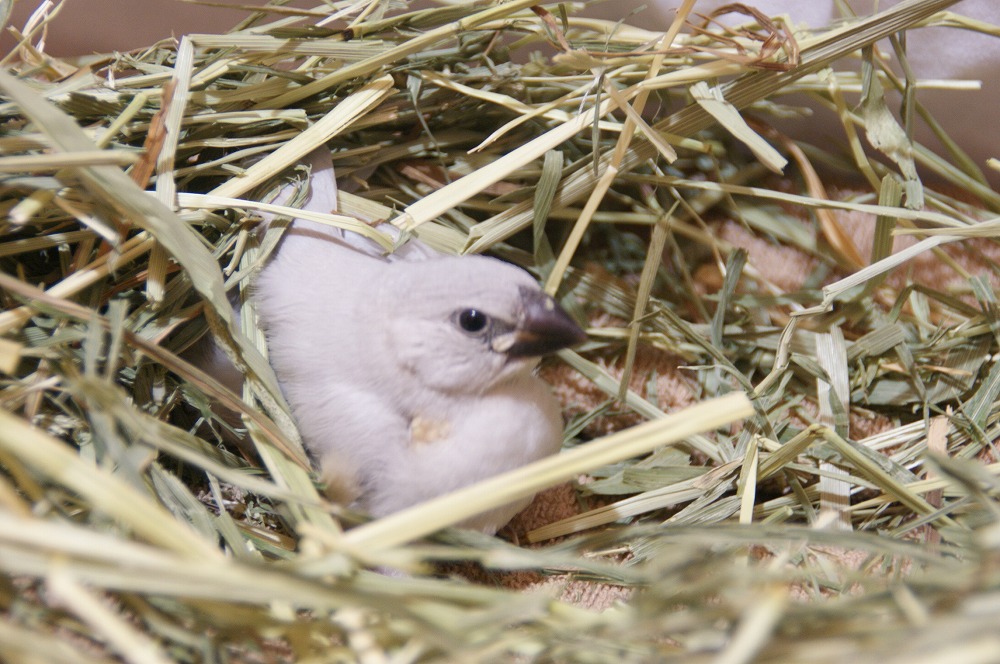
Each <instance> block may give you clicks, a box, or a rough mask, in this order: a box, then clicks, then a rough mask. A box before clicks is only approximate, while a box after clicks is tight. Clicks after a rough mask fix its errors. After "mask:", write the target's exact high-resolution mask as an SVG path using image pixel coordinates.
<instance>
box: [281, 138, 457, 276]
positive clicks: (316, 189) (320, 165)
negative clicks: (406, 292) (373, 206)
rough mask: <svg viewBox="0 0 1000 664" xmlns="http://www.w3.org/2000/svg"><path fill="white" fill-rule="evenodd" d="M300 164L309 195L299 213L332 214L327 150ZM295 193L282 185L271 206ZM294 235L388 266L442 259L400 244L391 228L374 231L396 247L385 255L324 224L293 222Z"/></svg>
mask: <svg viewBox="0 0 1000 664" xmlns="http://www.w3.org/2000/svg"><path fill="white" fill-rule="evenodd" d="M302 163H303V164H304V165H306V166H309V167H310V175H309V193H308V196H307V198H306V200H305V201H304V203H303V205H302V209H303V210H305V211H307V212H319V213H322V214H327V213H331V212H336V211H337V175H336V171H335V170H334V167H333V158H332V155H331V154H330V150H329V149H328V148H327V147H325V146H322V147H319V148H317V149H315V150H313V151H312V152H311V153H309V154H308V155H306V157H305V159H304V160H303V162H302ZM295 190H296V186H295V185H294V184H287V185H285V186H284V187H283V188H282V189H281V191H280V192H279V193H278V195H277V197H275V200H274V202H275V204H277V205H283V204H284V203H285V202H287V201H288V200H289V199H290V198H291V197H292V195H293V194H294V193H295ZM265 216H266V217H267V221H270V216H268V215H265ZM296 231H297V234H299V235H303V234H308V235H309V237H310V238H316V237H317V236H318V237H320V238H329V239H332V240H334V241H335V242H337V243H338V244H340V245H344V246H347V247H349V248H351V249H353V250H355V251H357V252H359V253H362V254H365V255H367V256H371V257H372V258H377V259H380V260H385V261H388V262H390V263H392V262H396V261H422V260H430V259H435V258H441V257H442V256H444V254H442V253H440V252H438V251H436V250H434V249H432V248H431V247H429V246H428V245H426V244H425V243H423V242H421V241H420V240H417V239H416V238H412V237H410V238H406V240H405V242H402V243H401V244H400V236H401V232H400V230H399V229H398V228H396V227H395V226H393V225H391V224H382V225H380V226H379V227H378V231H379V232H381V233H384V234H385V235H388V236H389V237H390V238H392V240H393V241H394V242H396V243H397V244H398V245H399V246H397V247H396V249H395V250H394V251H393V252H392V253H390V254H386V253H385V252H384V251H383V249H382V247H380V246H379V245H378V244H376V243H375V242H373V241H372V240H370V239H368V238H367V237H365V236H364V235H361V234H360V233H354V232H352V231H348V230H344V229H342V228H339V227H336V226H331V225H328V224H322V223H319V222H315V221H308V220H305V219H298V218H296V219H295V220H294V222H293V224H292V229H291V231H289V232H290V233H293V234H296Z"/></svg>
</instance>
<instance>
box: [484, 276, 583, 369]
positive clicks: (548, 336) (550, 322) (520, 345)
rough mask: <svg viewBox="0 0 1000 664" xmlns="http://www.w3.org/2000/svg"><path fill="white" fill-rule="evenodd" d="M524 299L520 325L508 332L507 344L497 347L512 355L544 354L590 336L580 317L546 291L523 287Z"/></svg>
mask: <svg viewBox="0 0 1000 664" xmlns="http://www.w3.org/2000/svg"><path fill="white" fill-rule="evenodd" d="M521 299H522V303H521V311H520V315H519V316H518V320H517V327H516V328H515V329H514V330H513V331H512V332H511V333H510V334H509V335H504V336H505V337H507V339H506V340H505V341H506V343H504V344H503V346H505V347H504V348H502V349H501V348H496V350H502V351H503V352H505V353H506V354H507V355H509V356H511V357H540V356H542V355H545V354H547V353H552V352H554V351H557V350H560V349H562V348H568V347H570V346H575V345H576V344H578V343H582V342H583V341H585V340H586V339H587V334H586V332H584V331H583V330H582V329H580V326H579V325H577V324H576V321H574V320H573V319H572V318H570V316H569V314H567V313H566V311H565V310H564V309H563V308H562V307H560V306H559V305H558V304H557V303H556V301H555V300H553V299H552V298H551V297H549V296H548V295H546V294H545V293H544V292H542V291H540V290H534V289H528V288H522V289H521Z"/></svg>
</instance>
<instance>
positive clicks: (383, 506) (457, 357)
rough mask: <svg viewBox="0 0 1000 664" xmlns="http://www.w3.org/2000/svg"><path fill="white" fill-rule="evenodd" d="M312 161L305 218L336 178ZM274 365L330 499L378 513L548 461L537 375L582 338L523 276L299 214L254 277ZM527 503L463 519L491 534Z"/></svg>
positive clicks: (548, 396)
mask: <svg viewBox="0 0 1000 664" xmlns="http://www.w3.org/2000/svg"><path fill="white" fill-rule="evenodd" d="M328 159H329V157H328V155H323V154H319V155H314V156H313V162H314V168H313V173H312V176H311V182H310V185H311V191H310V198H309V200H308V202H307V203H306V204H305V206H304V208H305V209H307V210H311V211H318V212H330V211H331V210H332V209H333V208H334V206H335V201H336V181H335V180H334V178H333V171H332V166H331V165H329V162H328ZM254 300H255V304H256V307H257V311H258V315H259V318H260V321H261V325H262V327H263V328H264V331H265V334H266V337H267V346H268V352H269V356H270V362H271V364H272V366H273V368H274V371H275V374H276V375H277V377H278V381H279V383H280V385H281V388H282V391H283V392H284V394H285V398H286V399H287V401H288V403H289V405H290V406H291V409H292V414H293V416H294V417H295V419H296V422H297V424H298V427H299V430H300V432H301V434H302V437H303V441H304V442H305V444H306V447H307V449H308V450H309V451H310V452H311V454H312V455H313V456H315V457H316V458H317V459H318V461H319V464H320V468H321V471H322V473H323V475H324V479H325V480H326V481H327V482H328V485H329V487H330V490H329V491H328V493H329V494H330V495H331V496H334V497H336V498H337V499H338V500H339V501H340V502H342V503H344V504H352V505H353V506H354V507H356V508H358V509H361V510H364V511H366V512H368V513H369V514H371V515H372V516H375V517H378V516H384V515H386V514H390V513H392V512H395V511H398V510H400V509H403V508H405V507H409V506H411V505H414V504H417V503H419V502H422V501H424V500H427V499H429V498H432V497H435V496H438V495H441V494H444V493H446V492H449V491H452V490H455V489H458V488H461V487H464V486H467V485H469V484H472V483H474V482H476V481H478V480H482V479H485V478H488V477H491V476H493V475H496V474H498V473H501V472H504V471H507V470H510V469H513V468H517V467H519V466H522V465H524V464H527V463H529V462H531V461H535V460H537V459H540V458H542V457H545V456H548V455H550V454H553V453H555V452H556V451H558V449H559V446H560V442H561V439H562V417H561V413H560V408H559V405H558V402H557V401H556V399H555V398H554V396H553V395H552V393H551V391H550V389H549V387H548V385H546V384H545V383H544V382H543V381H542V380H541V379H539V378H538V377H537V376H535V375H534V369H535V367H536V366H537V364H538V362H539V359H540V357H541V356H542V355H544V354H545V353H548V352H551V351H554V350H557V349H560V348H564V347H567V346H571V345H573V344H576V343H579V342H581V341H582V340H583V339H584V338H585V335H584V332H583V331H582V330H581V329H580V327H579V326H578V325H577V324H576V323H575V322H574V321H573V320H572V319H571V318H570V316H569V315H568V314H566V312H565V311H564V310H563V309H562V308H560V307H559V306H558V305H557V304H556V302H555V301H554V300H553V299H552V298H551V297H549V296H548V295H546V294H545V293H544V292H543V291H542V290H541V288H539V286H538V283H537V282H536V281H535V280H534V279H533V278H532V277H531V276H530V275H529V274H528V273H527V272H525V271H524V270H521V269H520V268H517V267H514V266H512V265H509V264H507V263H504V262H502V261H500V260H497V259H493V258H486V257H482V256H463V257H455V256H446V255H444V254H440V253H438V252H436V251H434V250H432V249H431V248H429V247H428V246H426V245H424V244H422V243H420V242H419V241H417V240H410V241H409V242H408V243H407V244H405V245H403V247H402V248H400V249H399V250H397V251H396V252H394V253H392V254H389V255H385V256H383V255H382V254H381V253H380V250H379V249H378V247H376V246H375V244H374V243H373V242H371V241H370V240H368V239H366V238H363V237H362V236H360V235H357V234H355V233H351V232H345V231H341V230H339V229H335V228H332V227H329V226H325V225H322V224H318V223H315V222H308V221H303V220H301V219H297V220H295V221H294V222H293V223H292V225H291V227H290V228H289V229H288V230H286V232H285V235H284V237H283V238H282V240H281V243H280V244H279V246H278V248H277V249H276V251H275V253H274V255H273V257H272V258H271V259H270V260H269V262H268V263H267V265H266V266H265V267H264V268H263V270H262V271H261V274H260V275H259V276H258V277H257V280H256V282H255V286H254ZM529 501H530V498H529V499H525V500H523V501H520V502H518V503H515V504H509V505H505V506H503V507H500V508H498V509H495V510H493V511H492V512H489V513H486V514H481V515H479V516H477V517H474V518H472V519H470V520H467V521H466V522H464V523H462V524H460V525H462V526H464V527H468V528H475V529H479V530H483V531H485V532H489V533H493V532H495V531H496V530H497V529H498V528H500V527H502V526H503V525H505V524H506V523H507V522H508V521H509V520H510V519H511V518H512V517H513V516H514V515H515V514H516V513H517V512H518V511H520V510H521V509H522V508H523V507H524V506H525V505H526V504H527V503H528V502H529Z"/></svg>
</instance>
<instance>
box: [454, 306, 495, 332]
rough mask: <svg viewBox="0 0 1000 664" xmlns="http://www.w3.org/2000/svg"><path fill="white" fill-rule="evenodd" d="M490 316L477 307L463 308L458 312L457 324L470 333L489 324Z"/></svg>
mask: <svg viewBox="0 0 1000 664" xmlns="http://www.w3.org/2000/svg"><path fill="white" fill-rule="evenodd" d="M489 322H490V317H489V316H487V315H486V314H484V313H483V312H482V311H480V310H479V309H463V310H462V311H460V312H459V313H458V325H459V327H461V328H462V329H463V330H465V331H466V332H468V333H470V334H476V333H478V332H482V331H483V330H485V329H486V326H487V325H489Z"/></svg>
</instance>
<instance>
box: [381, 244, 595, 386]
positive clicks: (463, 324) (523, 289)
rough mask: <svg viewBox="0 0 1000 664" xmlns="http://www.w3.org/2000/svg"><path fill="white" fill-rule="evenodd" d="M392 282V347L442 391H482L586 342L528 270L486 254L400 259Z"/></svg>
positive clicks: (406, 365) (409, 369)
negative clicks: (553, 355)
mask: <svg viewBox="0 0 1000 664" xmlns="http://www.w3.org/2000/svg"><path fill="white" fill-rule="evenodd" d="M392 272H393V275H392V278H391V279H388V280H387V281H386V283H385V288H384V290H383V298H384V302H383V303H382V307H381V308H384V309H385V310H386V311H388V312H389V324H388V325H387V326H386V332H387V333H388V336H387V339H386V340H387V342H388V345H389V349H387V352H390V353H393V354H394V355H395V357H396V358H397V360H398V364H399V369H400V370H401V371H403V372H405V373H408V374H410V375H412V376H414V377H415V378H417V380H418V381H419V382H420V384H421V385H422V386H423V387H426V388H430V389H432V390H435V391H438V392H448V393H473V394H474V393H480V392H484V391H486V390H488V389H489V388H490V387H491V386H493V385H496V384H498V383H500V382H503V381H504V380H507V379H509V378H511V377H513V376H516V375H518V374H524V373H528V372H530V371H531V370H532V369H533V368H534V367H535V365H537V364H538V360H539V358H540V357H541V356H542V355H544V354H546V353H550V352H552V351H555V350H559V349H561V348H566V347H569V346H572V345H575V344H578V343H580V342H582V341H583V340H584V339H585V338H586V335H585V333H584V332H583V330H582V329H580V326H579V325H577V324H576V323H575V322H574V321H573V319H572V318H570V317H569V315H568V314H567V313H566V312H565V311H564V310H563V309H562V307H560V306H559V305H558V304H557V303H556V302H555V300H553V299H552V298H551V297H549V296H548V295H546V294H545V293H544V292H543V291H542V289H541V288H539V286H538V284H537V283H536V282H535V280H534V279H533V278H532V277H531V275H529V274H528V273H527V272H525V271H524V270H521V269H520V268H517V267H514V266H512V265H509V264H507V263H504V262H502V261H499V260H496V259H493V258H485V257H481V256H466V257H461V258H440V259H435V260H427V261H419V262H407V263H397V264H394V265H393V266H392Z"/></svg>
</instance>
